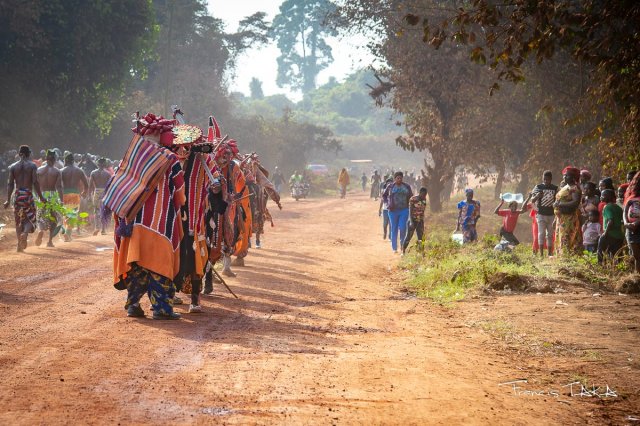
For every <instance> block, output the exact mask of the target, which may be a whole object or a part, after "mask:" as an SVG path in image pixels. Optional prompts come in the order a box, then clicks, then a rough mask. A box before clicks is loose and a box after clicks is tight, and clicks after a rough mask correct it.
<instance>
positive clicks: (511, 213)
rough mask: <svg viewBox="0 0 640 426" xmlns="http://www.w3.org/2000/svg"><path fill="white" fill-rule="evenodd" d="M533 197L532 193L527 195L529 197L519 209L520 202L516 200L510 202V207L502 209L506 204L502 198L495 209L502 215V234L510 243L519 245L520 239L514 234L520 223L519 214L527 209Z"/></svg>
mask: <svg viewBox="0 0 640 426" xmlns="http://www.w3.org/2000/svg"><path fill="white" fill-rule="evenodd" d="M530 199H531V194H529V196H528V197H527V199H526V200H525V201H524V203H522V209H520V210H518V203H517V202H516V201H512V202H510V203H509V208H508V209H502V210H500V207H502V206H503V205H504V200H500V204H498V207H496V209H495V210H494V211H493V212H494V213H495V214H497V215H498V216H502V218H503V219H502V227H501V228H500V236H501V237H502V238H504V239H505V240H507V241H508V242H509V243H510V244H513V245H514V246H517V245H518V244H520V241H519V240H518V239H517V238H516V236H515V235H513V231H515V230H516V225H517V224H518V216H520V215H521V214H522V213H524V212H526V211H527V203H528V202H529V200H530Z"/></svg>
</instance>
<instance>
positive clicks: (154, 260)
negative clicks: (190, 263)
mask: <svg viewBox="0 0 640 426" xmlns="http://www.w3.org/2000/svg"><path fill="white" fill-rule="evenodd" d="M172 160H173V161H172V165H171V167H169V169H168V170H167V172H166V173H165V176H164V177H163V178H162V179H161V180H160V182H159V183H158V186H157V187H156V189H155V190H154V193H153V194H152V195H151V196H149V198H148V199H147V200H146V202H145V204H144V206H143V207H142V209H141V210H140V211H139V212H138V214H137V215H136V218H135V219H134V221H133V223H132V224H131V225H130V226H132V232H131V236H128V237H125V236H120V235H118V232H117V231H118V228H119V226H121V225H124V224H123V223H122V222H123V219H120V218H119V217H117V216H115V222H116V224H115V225H116V235H115V249H114V251H113V275H114V277H113V278H114V283H117V282H119V281H120V280H121V279H122V278H123V277H124V276H126V273H127V272H128V271H129V270H130V269H131V264H132V263H134V262H136V263H137V264H138V265H140V266H141V267H143V268H145V269H148V270H149V271H152V272H155V273H156V274H159V275H162V276H163V277H166V278H169V279H171V280H172V279H173V278H174V277H175V276H176V274H177V273H178V271H179V270H180V240H181V239H182V236H183V231H182V224H181V222H180V214H179V212H180V207H181V206H182V205H183V204H184V203H185V200H186V197H185V193H184V176H183V172H182V168H181V167H180V162H179V161H178V158H177V157H175V156H173V159H172Z"/></svg>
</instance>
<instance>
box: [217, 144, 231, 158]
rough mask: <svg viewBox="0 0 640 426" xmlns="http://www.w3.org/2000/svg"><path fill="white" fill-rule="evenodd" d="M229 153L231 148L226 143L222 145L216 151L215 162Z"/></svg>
mask: <svg viewBox="0 0 640 426" xmlns="http://www.w3.org/2000/svg"><path fill="white" fill-rule="evenodd" d="M227 151H230V149H229V147H228V146H227V144H226V143H223V144H221V145H220V146H219V147H218V150H217V151H216V155H215V156H214V159H215V160H218V159H219V158H220V157H222V156H223V155H224V154H225V153H226V152H227Z"/></svg>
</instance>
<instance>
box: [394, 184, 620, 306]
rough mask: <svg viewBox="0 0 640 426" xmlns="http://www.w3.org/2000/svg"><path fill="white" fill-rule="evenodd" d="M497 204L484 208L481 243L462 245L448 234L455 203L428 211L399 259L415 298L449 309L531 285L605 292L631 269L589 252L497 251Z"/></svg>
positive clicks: (488, 194) (483, 193)
mask: <svg viewBox="0 0 640 426" xmlns="http://www.w3.org/2000/svg"><path fill="white" fill-rule="evenodd" d="M478 194H479V195H480V196H481V197H486V198H490V197H492V196H493V191H492V189H491V190H489V189H482V190H480V191H478V193H477V194H476V195H478ZM485 204H487V203H485ZM495 205H497V202H496V203H495ZM495 205H490V206H486V205H484V204H483V206H482V208H483V210H482V212H483V213H482V214H483V215H482V218H481V220H480V222H479V226H478V231H479V234H480V238H479V241H478V242H477V243H474V244H466V245H464V246H461V245H459V244H458V243H456V242H454V241H452V240H451V231H450V230H452V229H453V228H454V227H455V220H456V217H457V208H456V202H453V201H451V202H447V203H444V204H443V211H442V212H441V213H437V214H432V213H428V214H427V216H426V218H425V227H426V232H425V238H424V241H423V242H415V241H414V243H413V244H412V245H411V247H410V249H409V250H408V251H407V255H405V256H404V257H403V258H402V260H401V261H400V265H399V266H400V268H401V269H404V270H405V271H406V272H407V278H406V285H407V287H408V288H410V289H412V290H413V291H415V293H416V295H417V296H418V297H422V298H429V299H431V300H433V301H434V302H436V303H439V304H441V305H445V306H447V305H451V304H452V303H454V302H456V301H459V300H462V299H464V298H465V297H468V296H472V295H477V294H479V293H481V292H482V291H484V290H485V289H487V288H488V287H490V288H492V289H494V290H499V291H505V292H508V291H510V290H513V291H521V290H524V288H523V287H526V286H527V283H531V282H536V283H543V284H544V283H551V282H571V283H575V284H578V285H582V286H584V287H587V288H589V289H591V290H593V291H600V290H607V287H606V285H607V284H610V283H611V282H612V280H613V279H615V278H617V277H620V276H621V275H623V274H625V273H627V272H628V271H629V265H627V264H626V263H624V262H618V263H615V264H614V263H612V262H609V263H608V264H605V265H604V266H601V265H598V262H597V258H596V257H595V255H593V254H590V253H585V254H584V255H579V256H567V257H562V258H547V257H546V256H545V257H544V258H541V257H540V256H539V255H536V254H534V253H533V252H532V250H531V245H530V243H526V242H523V243H522V244H520V245H519V246H517V247H516V248H515V249H514V250H513V251H510V252H504V251H495V250H494V247H495V246H496V244H498V242H499V236H498V232H497V230H498V229H499V227H500V223H501V219H500V218H499V217H498V216H497V215H494V214H493V209H494V208H495ZM520 222H521V223H519V226H520V225H523V226H525V227H526V226H527V225H529V226H530V219H529V218H528V217H525V215H524V214H523V215H522V216H521V217H520ZM518 232H519V233H518V234H517V235H519V236H520V235H523V236H525V232H524V230H522V229H521V230H520V231H518ZM529 232H530V228H529ZM523 239H524V238H523ZM503 283H504V287H503V286H502V284H503ZM547 291H550V290H549V289H547Z"/></svg>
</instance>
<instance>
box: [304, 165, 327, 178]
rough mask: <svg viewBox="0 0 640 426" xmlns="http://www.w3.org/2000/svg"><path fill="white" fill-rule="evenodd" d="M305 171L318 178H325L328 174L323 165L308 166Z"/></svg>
mask: <svg viewBox="0 0 640 426" xmlns="http://www.w3.org/2000/svg"><path fill="white" fill-rule="evenodd" d="M307 170H309V171H310V172H311V173H312V174H314V175H318V176H326V175H328V174H329V168H328V167H327V166H326V165H324V164H309V165H308V166H307Z"/></svg>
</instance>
